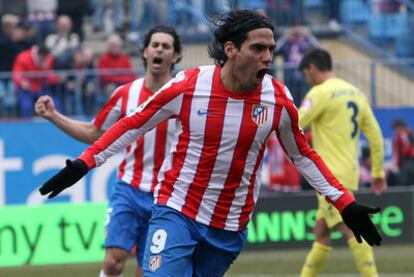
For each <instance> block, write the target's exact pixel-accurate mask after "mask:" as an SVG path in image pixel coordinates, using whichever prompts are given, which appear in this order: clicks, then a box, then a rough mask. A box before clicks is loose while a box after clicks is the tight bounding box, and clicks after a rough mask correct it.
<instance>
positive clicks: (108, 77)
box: [98, 34, 135, 101]
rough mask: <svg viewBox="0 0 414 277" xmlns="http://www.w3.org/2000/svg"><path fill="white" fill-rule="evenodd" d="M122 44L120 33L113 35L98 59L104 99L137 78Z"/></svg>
mask: <svg viewBox="0 0 414 277" xmlns="http://www.w3.org/2000/svg"><path fill="white" fill-rule="evenodd" d="M122 44H123V41H122V39H121V38H120V37H119V36H118V35H116V34H113V35H111V36H110V37H109V38H108V40H107V47H106V52H104V53H102V54H101V56H99V59H98V69H99V70H101V71H102V72H101V73H100V88H101V93H102V95H103V97H104V99H103V100H104V101H106V98H107V97H108V96H109V95H110V94H111V93H112V92H113V91H114V89H115V88H116V87H118V86H120V85H121V84H125V83H128V82H130V81H132V80H134V79H135V75H134V73H133V70H132V63H131V60H130V59H129V57H128V55H127V54H125V53H124V52H123V50H122ZM116 71H118V72H116Z"/></svg>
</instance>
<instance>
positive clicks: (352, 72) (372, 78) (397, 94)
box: [0, 59, 414, 119]
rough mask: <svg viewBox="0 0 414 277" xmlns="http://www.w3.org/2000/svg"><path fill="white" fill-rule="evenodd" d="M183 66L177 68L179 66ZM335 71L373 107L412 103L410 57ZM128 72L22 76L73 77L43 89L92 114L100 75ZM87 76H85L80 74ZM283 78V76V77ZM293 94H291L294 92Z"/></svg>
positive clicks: (13, 95) (13, 97) (13, 104)
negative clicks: (67, 86)
mask: <svg viewBox="0 0 414 277" xmlns="http://www.w3.org/2000/svg"><path fill="white" fill-rule="evenodd" d="M181 69H183V68H177V70H181ZM272 71H273V73H274V75H275V76H277V77H278V78H279V79H280V80H282V81H285V82H286V85H287V86H288V87H289V88H290V89H291V92H292V94H297V95H301V96H302V97H303V95H304V94H305V93H306V92H307V91H308V90H309V87H308V86H307V85H306V84H305V81H304V79H303V78H300V79H298V80H296V79H288V77H287V76H292V75H293V76H296V75H300V73H299V72H296V65H292V64H285V65H280V64H274V67H273V70H272ZM133 72H134V74H135V75H136V76H143V71H142V68H140V69H136V70H134V71H133ZM335 72H336V74H337V76H338V77H340V78H343V79H345V80H347V81H349V82H351V83H352V84H354V85H355V86H356V87H358V88H359V89H361V90H362V91H363V92H364V93H366V94H367V97H368V98H369V99H370V102H371V104H372V105H373V106H374V107H381V108H384V107H413V106H414V94H413V93H412V88H413V87H414V78H413V77H414V59H388V60H373V61H350V62H337V63H335ZM112 74H115V75H130V74H131V70H125V69H123V70H122V69H119V70H96V69H88V70H84V71H82V72H79V71H78V70H58V71H51V72H42V73H39V72H27V73H25V76H27V77H32V78H41V77H47V76H51V75H54V76H59V77H60V78H66V79H70V80H74V82H75V83H76V85H75V86H74V87H75V90H74V91H73V92H71V91H65V90H62V87H59V86H46V88H45V91H47V92H49V93H51V94H52V96H53V97H54V98H55V101H58V102H59V104H60V105H59V106H61V108H62V109H61V111H62V112H64V113H66V114H68V115H77V116H81V115H93V114H95V113H96V112H97V111H98V110H99V108H100V107H102V105H103V104H104V103H105V101H106V100H107V99H108V97H109V95H110V94H111V93H112V90H109V91H107V90H105V89H104V88H103V87H102V86H101V85H100V77H102V76H108V75H112ZM85 76H88V78H87V79H85V78H84V77H85ZM12 77H13V75H12V73H11V72H0V119H1V118H10V117H17V116H18V114H19V113H18V110H19V100H18V95H17V91H16V88H15V87H14V86H13V81H12V80H11V79H12ZM285 79H286V80H285ZM86 80H87V81H88V83H90V84H93V86H92V87H94V90H93V92H92V93H90V92H86V90H85V85H86V84H85V81H86ZM294 96H295V95H294Z"/></svg>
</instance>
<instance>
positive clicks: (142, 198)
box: [35, 26, 181, 277]
mask: <svg viewBox="0 0 414 277" xmlns="http://www.w3.org/2000/svg"><path fill="white" fill-rule="evenodd" d="M142 58H143V62H144V65H145V68H146V71H145V76H144V78H140V79H137V80H135V81H133V82H130V83H127V84H125V85H123V86H120V87H119V88H117V89H116V90H115V91H114V93H113V94H112V96H111V97H110V99H109V100H108V101H107V103H106V104H105V105H104V107H103V108H102V110H101V111H100V112H99V113H98V114H97V116H96V117H95V119H94V120H93V122H91V123H87V122H82V121H78V120H74V119H71V118H68V117H66V116H64V115H62V114H60V113H59V112H57V111H56V109H55V107H54V103H53V100H52V99H51V98H50V97H48V96H45V97H41V98H39V100H38V101H37V103H36V105H35V110H36V112H37V114H38V115H40V116H41V117H44V118H46V119H48V120H49V121H51V122H52V123H53V124H55V125H56V126H58V127H59V128H60V129H62V130H63V131H64V132H66V133H67V134H69V135H70V136H72V137H74V138H76V139H78V140H80V141H83V142H86V143H93V142H94V141H96V140H97V139H98V138H99V137H100V136H101V135H102V134H103V133H104V131H105V130H107V129H108V128H109V127H110V126H111V125H113V124H115V122H117V121H118V120H119V119H120V118H124V117H128V116H130V115H132V114H134V113H135V110H136V108H137V107H138V106H139V105H140V104H142V103H143V102H145V101H146V100H147V99H148V98H149V97H150V96H151V95H153V93H154V92H155V91H157V90H158V89H159V88H161V87H162V86H163V85H164V84H165V83H167V82H168V81H169V80H171V79H172V75H171V71H172V69H173V67H174V65H175V64H176V63H177V62H179V60H180V59H181V42H180V38H179V36H178V34H177V33H176V31H175V30H174V29H173V28H171V27H168V26H157V27H154V28H153V29H151V30H150V31H149V32H148V33H147V34H146V36H145V38H144V47H143V52H142ZM174 129H175V126H174V123H173V122H172V121H168V122H164V123H162V124H160V125H158V126H157V127H156V128H154V129H153V130H151V131H149V132H148V133H146V134H145V136H143V137H140V138H138V139H137V140H135V141H133V142H132V141H131V143H132V144H131V145H130V146H128V147H127V148H126V150H125V156H124V160H123V161H122V163H121V164H120V166H119V169H118V180H117V183H116V186H115V192H114V193H113V195H112V196H111V198H110V201H109V207H108V215H107V220H108V221H107V226H106V229H107V236H106V239H105V248H106V253H105V260H104V264H103V269H102V271H101V273H100V277H105V276H121V274H122V272H123V269H124V266H125V262H126V260H127V257H128V255H129V252H130V250H131V248H132V247H133V246H134V245H137V261H138V264H139V265H140V266H142V259H143V255H144V249H145V241H146V234H147V231H148V220H149V218H150V216H151V206H152V205H153V191H154V187H155V185H156V184H157V175H158V172H159V169H160V166H161V164H162V161H163V160H164V157H165V154H166V153H167V151H168V149H169V146H170V144H171V140H172V138H173V132H174ZM140 271H141V269H140V268H138V273H141V272H140Z"/></svg>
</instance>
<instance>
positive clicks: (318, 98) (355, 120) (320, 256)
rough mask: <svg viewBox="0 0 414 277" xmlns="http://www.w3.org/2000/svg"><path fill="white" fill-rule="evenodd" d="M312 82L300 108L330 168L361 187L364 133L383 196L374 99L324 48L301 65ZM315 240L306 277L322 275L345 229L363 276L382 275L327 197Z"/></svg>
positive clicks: (301, 120) (345, 182)
mask: <svg viewBox="0 0 414 277" xmlns="http://www.w3.org/2000/svg"><path fill="white" fill-rule="evenodd" d="M299 70H300V71H302V72H303V74H304V75H305V77H306V81H307V82H308V83H309V85H311V86H312V89H311V90H310V91H309V93H308V94H307V96H306V97H305V99H304V101H303V102H302V105H301V107H300V109H299V123H300V125H301V127H302V128H308V127H310V128H311V130H312V143H313V148H314V149H315V150H316V152H318V153H319V155H321V157H322V158H323V160H324V161H325V163H326V164H327V166H328V167H329V169H330V170H331V171H332V173H333V174H334V175H335V176H336V177H337V178H338V180H339V181H340V182H341V183H342V184H343V185H344V186H345V187H346V188H347V189H349V190H351V191H356V190H357V189H358V177H359V163H358V144H359V138H360V133H361V131H362V132H363V133H364V135H365V137H366V138H367V140H368V142H369V146H370V150H371V160H372V167H371V175H372V189H373V191H374V193H375V194H377V195H379V194H381V193H382V192H383V191H384V190H385V189H386V186H387V183H386V181H385V178H384V171H383V168H382V164H383V159H384V151H383V138H382V134H381V129H380V128H379V126H378V122H377V120H376V119H375V117H374V114H373V112H372V109H371V107H370V106H369V103H368V100H367V98H366V97H365V95H364V94H363V92H361V91H360V90H359V89H357V88H356V87H354V86H353V85H351V84H349V83H347V82H346V81H344V80H342V79H339V78H336V77H335V74H334V72H333V71H332V60H331V57H330V55H329V53H328V52H327V51H325V50H322V49H314V50H311V51H310V52H308V53H307V54H306V55H305V56H304V57H303V59H302V61H301V62H300V64H299ZM318 200H319V201H318V203H319V206H318V212H317V215H316V225H315V238H316V239H315V242H314V244H313V246H312V249H311V251H310V253H309V254H308V257H307V259H306V262H305V264H304V266H303V268H302V273H301V276H302V277H309V276H316V275H317V273H318V272H319V271H320V269H321V268H322V266H323V264H324V263H325V261H326V259H327V258H328V256H329V254H330V252H331V250H332V248H331V239H330V234H331V232H332V230H333V229H337V230H339V231H341V232H342V233H343V234H344V236H345V237H346V239H347V240H348V244H349V246H350V248H351V251H352V252H353V254H354V258H355V262H356V265H357V268H358V270H359V271H360V272H361V275H362V276H378V274H377V270H376V266H375V262H374V256H373V252H372V248H371V247H370V246H369V245H368V244H366V243H363V244H358V243H357V241H356V240H355V238H354V235H353V233H352V232H351V230H350V229H348V227H346V225H345V224H344V223H343V221H342V218H341V215H340V214H339V213H338V212H336V211H335V209H332V207H331V206H330V204H328V203H327V202H326V201H325V200H324V199H323V198H322V197H320V196H319V197H318Z"/></svg>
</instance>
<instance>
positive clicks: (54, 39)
mask: <svg viewBox="0 0 414 277" xmlns="http://www.w3.org/2000/svg"><path fill="white" fill-rule="evenodd" d="M79 44H80V41H79V36H78V34H76V33H73V32H72V20H71V19H70V17H69V16H67V15H61V16H59V17H58V20H57V25H56V33H53V34H49V35H48V36H47V37H46V41H45V45H46V47H47V48H48V49H49V51H50V53H51V54H52V55H53V56H58V55H60V54H62V53H63V52H64V51H65V50H66V49H69V48H77V47H79Z"/></svg>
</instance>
